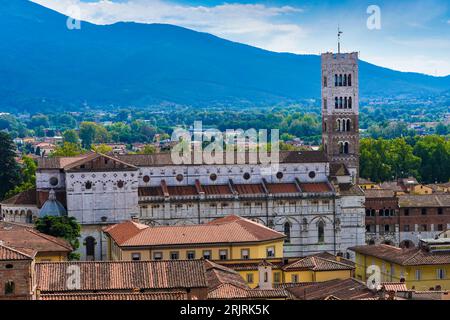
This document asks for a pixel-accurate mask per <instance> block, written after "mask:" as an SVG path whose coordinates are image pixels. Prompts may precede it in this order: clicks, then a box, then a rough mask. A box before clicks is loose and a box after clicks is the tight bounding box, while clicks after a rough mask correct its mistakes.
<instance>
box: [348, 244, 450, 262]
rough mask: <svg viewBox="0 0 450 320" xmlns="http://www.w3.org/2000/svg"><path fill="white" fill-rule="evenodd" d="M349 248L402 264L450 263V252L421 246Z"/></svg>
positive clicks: (382, 245) (380, 245) (381, 245)
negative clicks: (407, 247)
mask: <svg viewBox="0 0 450 320" xmlns="http://www.w3.org/2000/svg"><path fill="white" fill-rule="evenodd" d="M349 249H350V250H352V251H355V252H357V253H360V254H364V255H368V256H372V257H376V258H379V259H382V260H385V261H389V262H393V263H396V264H399V265H402V266H417V265H441V264H450V252H430V251H428V250H425V249H424V248H420V247H416V248H411V249H406V248H405V249H402V248H397V247H394V246H390V245H387V244H379V245H366V246H356V247H352V248H349Z"/></svg>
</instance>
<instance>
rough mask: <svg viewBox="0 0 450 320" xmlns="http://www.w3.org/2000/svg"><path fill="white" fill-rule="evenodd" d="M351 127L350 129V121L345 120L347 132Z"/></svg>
mask: <svg viewBox="0 0 450 320" xmlns="http://www.w3.org/2000/svg"><path fill="white" fill-rule="evenodd" d="M351 127H352V122H351V121H350V119H347V125H346V129H347V131H350V130H351Z"/></svg>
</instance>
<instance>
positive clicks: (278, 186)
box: [266, 183, 300, 194]
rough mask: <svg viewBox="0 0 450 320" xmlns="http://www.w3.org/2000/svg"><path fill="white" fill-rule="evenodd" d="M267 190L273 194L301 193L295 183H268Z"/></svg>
mask: <svg viewBox="0 0 450 320" xmlns="http://www.w3.org/2000/svg"><path fill="white" fill-rule="evenodd" d="M266 187H267V191H269V193H272V194H276V193H299V192H300V191H299V190H298V188H297V186H296V184H295V183H267V184H266Z"/></svg>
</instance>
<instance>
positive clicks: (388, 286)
mask: <svg viewBox="0 0 450 320" xmlns="http://www.w3.org/2000/svg"><path fill="white" fill-rule="evenodd" d="M381 287H382V288H383V289H384V290H386V291H394V292H406V291H409V290H408V288H407V287H406V284H405V283H404V282H382V283H381Z"/></svg>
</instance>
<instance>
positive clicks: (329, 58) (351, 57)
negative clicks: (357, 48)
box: [321, 52, 359, 64]
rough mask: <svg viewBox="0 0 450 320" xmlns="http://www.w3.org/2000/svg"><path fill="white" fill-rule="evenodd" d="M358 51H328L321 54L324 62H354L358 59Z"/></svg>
mask: <svg viewBox="0 0 450 320" xmlns="http://www.w3.org/2000/svg"><path fill="white" fill-rule="evenodd" d="M358 55H359V54H358V52H349V53H333V52H326V53H323V54H322V55H321V57H322V63H336V64H342V63H343V62H345V61H349V62H354V63H356V62H357V61H358Z"/></svg>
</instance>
